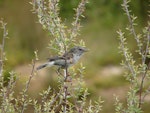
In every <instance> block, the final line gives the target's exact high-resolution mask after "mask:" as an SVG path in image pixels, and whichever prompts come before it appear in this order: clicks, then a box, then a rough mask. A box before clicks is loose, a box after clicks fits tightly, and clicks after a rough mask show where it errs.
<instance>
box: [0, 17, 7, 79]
mask: <svg viewBox="0 0 150 113" xmlns="http://www.w3.org/2000/svg"><path fill="white" fill-rule="evenodd" d="M0 23H1V25H2V29H3V37H2V38H3V39H2V44H1V47H0V49H1V58H0V77H1V76H2V74H3V62H4V58H5V56H4V46H5V39H6V37H7V35H8V33H7V30H6V23H4V22H3V21H2V20H1V21H0Z"/></svg>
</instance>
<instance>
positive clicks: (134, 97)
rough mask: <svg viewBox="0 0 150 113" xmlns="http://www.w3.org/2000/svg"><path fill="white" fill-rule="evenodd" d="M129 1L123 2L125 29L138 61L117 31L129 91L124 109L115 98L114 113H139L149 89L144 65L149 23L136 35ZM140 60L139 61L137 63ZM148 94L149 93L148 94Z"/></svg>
mask: <svg viewBox="0 0 150 113" xmlns="http://www.w3.org/2000/svg"><path fill="white" fill-rule="evenodd" d="M129 3H130V0H123V4H122V7H123V10H124V11H125V14H126V15H127V17H128V20H129V25H128V26H127V27H126V30H127V32H129V34H132V35H133V38H134V39H135V43H136V45H137V49H136V50H135V52H137V53H138V54H139V59H135V57H134V56H133V53H132V52H131V51H130V50H129V48H128V47H127V46H128V43H127V38H126V37H125V34H126V33H124V32H122V31H121V30H119V31H117V33H118V35H119V40H120V45H119V49H120V50H121V53H122V55H123V56H124V59H125V60H124V61H123V62H122V65H123V67H124V68H125V69H126V73H125V77H126V79H127V80H128V81H129V82H130V90H129V91H128V95H127V107H126V108H124V107H123V104H122V103H120V102H119V101H118V99H117V98H116V104H115V106H116V112H117V113H141V112H143V111H142V105H143V103H144V98H145V96H144V95H145V94H146V95H147V89H149V88H148V87H147V86H145V85H144V84H146V79H148V78H147V77H148V76H149V73H148V72H149V62H147V63H146V60H148V59H149V58H148V56H149V54H150V53H149V46H150V45H149V41H150V23H149V21H148V22H147V26H146V27H145V28H143V29H142V30H141V31H145V32H143V33H137V32H136V30H135V27H136V26H137V24H136V22H135V20H136V19H137V17H136V16H134V15H132V14H131V13H132V12H131V10H130V9H129ZM138 60H140V61H138ZM148 94H149V93H148Z"/></svg>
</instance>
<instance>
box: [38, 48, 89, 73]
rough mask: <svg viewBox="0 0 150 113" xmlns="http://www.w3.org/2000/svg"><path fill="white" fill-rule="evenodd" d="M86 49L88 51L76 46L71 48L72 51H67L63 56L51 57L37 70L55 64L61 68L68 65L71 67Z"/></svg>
mask: <svg viewBox="0 0 150 113" xmlns="http://www.w3.org/2000/svg"><path fill="white" fill-rule="evenodd" d="M86 51H87V49H86V48H83V47H80V46H75V47H74V48H72V49H70V51H68V52H66V53H65V54H64V55H62V56H55V57H52V58H49V59H48V62H47V63H45V64H43V65H40V66H39V67H37V70H40V69H42V68H45V67H51V66H53V65H56V66H58V67H59V68H62V69H64V68H66V67H69V66H71V65H73V64H75V63H76V62H77V61H78V60H79V59H80V57H81V56H82V55H83V53H84V52H86Z"/></svg>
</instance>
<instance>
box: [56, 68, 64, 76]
mask: <svg viewBox="0 0 150 113" xmlns="http://www.w3.org/2000/svg"><path fill="white" fill-rule="evenodd" d="M60 69H61V68H60V67H59V68H58V69H57V70H56V73H57V74H58V75H63V74H62V73H61V72H60Z"/></svg>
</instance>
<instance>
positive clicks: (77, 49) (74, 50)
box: [70, 46, 88, 55]
mask: <svg viewBox="0 0 150 113" xmlns="http://www.w3.org/2000/svg"><path fill="white" fill-rule="evenodd" d="M87 51H88V49H86V48H85V47H81V46H75V47H74V48H72V49H71V50H70V52H72V53H73V54H78V55H82V54H83V53H85V52H87Z"/></svg>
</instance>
